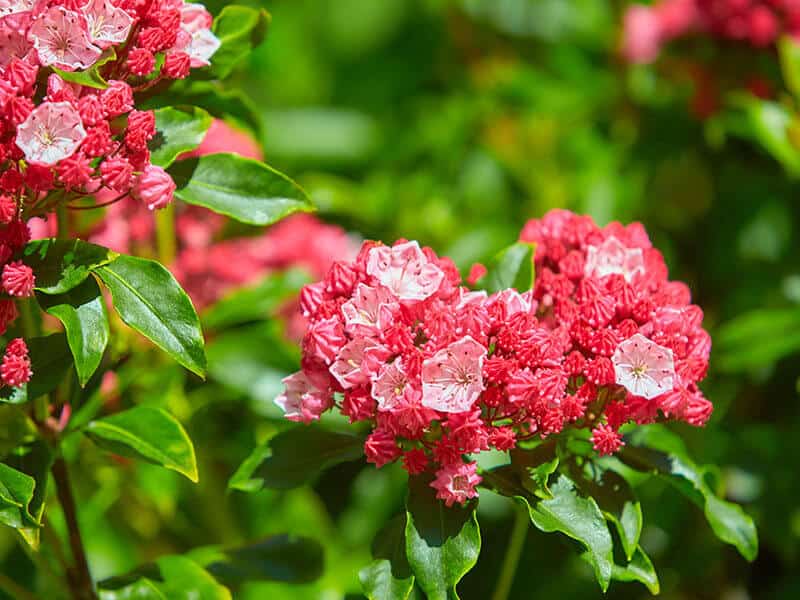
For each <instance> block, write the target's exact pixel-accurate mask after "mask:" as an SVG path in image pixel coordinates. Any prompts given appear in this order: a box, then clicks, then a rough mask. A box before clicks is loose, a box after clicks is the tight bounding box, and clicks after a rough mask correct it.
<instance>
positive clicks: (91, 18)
mask: <svg viewBox="0 0 800 600" xmlns="http://www.w3.org/2000/svg"><path fill="white" fill-rule="evenodd" d="M83 14H84V15H85V17H86V24H87V26H88V30H89V37H90V38H91V40H92V41H93V42H95V43H97V44H98V45H100V46H103V47H105V46H109V45H111V44H121V43H122V42H124V41H125V40H126V39H128V33H130V30H131V25H133V17H131V16H130V15H129V14H128V13H127V12H126V11H124V10H123V9H121V8H119V7H117V6H114V5H113V4H112V3H111V2H110V1H109V0H89V2H87V3H86V4H85V5H84V6H83Z"/></svg>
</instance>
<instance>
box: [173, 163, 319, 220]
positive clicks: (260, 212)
mask: <svg viewBox="0 0 800 600" xmlns="http://www.w3.org/2000/svg"><path fill="white" fill-rule="evenodd" d="M170 174H171V175H172V178H173V179H174V180H175V183H176V184H177V186H178V189H177V190H176V191H175V195H176V196H177V197H178V198H180V199H181V200H183V201H184V202H188V203H189V204H194V205H197V206H203V207H205V208H208V209H210V210H213V211H214V212H217V213H220V214H223V215H227V216H229V217H232V218H234V219H237V220H239V221H242V222H243V223H249V224H251V225H269V224H271V223H274V222H276V221H279V220H280V219H282V218H284V217H286V216H288V215H290V214H292V213H295V212H308V211H310V210H313V206H312V205H311V201H310V200H309V199H308V197H307V196H306V193H305V192H304V191H303V190H302V189H301V188H300V186H298V185H297V184H296V183H295V182H294V181H292V180H291V179H289V178H288V177H287V176H286V175H284V174H283V173H280V172H279V171H276V170H275V169H273V168H272V167H269V166H267V165H265V164H264V163H262V162H259V161H257V160H253V159H251V158H244V157H242V156H239V155H237V154H209V155H206V156H201V157H200V158H197V159H188V160H182V161H180V162H177V163H175V164H174V165H172V167H170Z"/></svg>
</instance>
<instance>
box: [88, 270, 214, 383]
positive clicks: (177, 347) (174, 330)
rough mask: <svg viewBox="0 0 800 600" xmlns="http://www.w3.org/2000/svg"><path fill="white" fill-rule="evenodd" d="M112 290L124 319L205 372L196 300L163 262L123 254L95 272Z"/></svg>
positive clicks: (191, 366)
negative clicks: (185, 290) (193, 303)
mask: <svg viewBox="0 0 800 600" xmlns="http://www.w3.org/2000/svg"><path fill="white" fill-rule="evenodd" d="M95 272H96V273H97V275H98V276H99V277H100V279H101V280H102V281H103V283H104V284H105V285H106V286H107V287H108V289H109V290H111V295H112V297H113V299H114V308H115V309H116V310H117V312H118V313H119V315H120V317H122V320H123V321H124V322H125V323H126V324H127V325H128V326H130V327H132V328H133V329H135V330H136V331H138V332H139V333H141V334H142V335H144V336H145V337H146V338H148V339H149V340H150V341H152V342H153V343H154V344H155V345H156V346H158V347H159V348H161V349H162V350H164V351H165V352H166V353H167V354H169V355H170V356H171V357H172V358H174V359H175V360H176V361H178V363H180V364H181V365H183V366H184V367H186V368H187V369H189V370H190V371H192V372H194V373H197V374H198V375H200V376H203V375H204V374H205V368H206V357H205V351H204V350H203V333H202V332H201V331H200V320H199V319H198V317H197V313H196V312H195V310H194V307H193V306H192V302H191V301H190V300H189V297H188V296H187V295H186V292H184V291H183V289H182V288H181V286H180V285H179V284H178V282H177V281H175V278H174V277H173V276H172V274H171V273H170V272H169V271H167V270H166V269H165V268H164V267H163V266H161V265H160V264H159V263H157V262H155V261H152V260H147V259H144V258H135V257H133V256H120V257H118V258H117V259H116V260H114V261H113V262H111V263H109V264H107V265H104V266H101V267H99V268H97V269H96V271H95Z"/></svg>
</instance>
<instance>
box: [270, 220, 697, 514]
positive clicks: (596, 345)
mask: <svg viewBox="0 0 800 600" xmlns="http://www.w3.org/2000/svg"><path fill="white" fill-rule="evenodd" d="M522 240H523V241H526V242H531V243H535V244H536V259H535V262H536V269H537V270H536V281H535V285H534V287H533V289H532V290H529V291H524V292H522V293H520V292H519V291H517V290H514V289H505V290H502V291H499V292H497V293H494V294H491V295H488V294H487V293H486V292H482V291H470V290H469V289H467V288H465V287H463V286H461V280H460V276H459V274H458V271H457V270H456V268H455V266H454V264H453V263H452V262H451V261H450V260H449V259H447V258H440V257H437V256H436V254H434V252H433V251H432V250H431V249H430V248H420V247H419V245H418V244H417V243H416V242H407V241H400V242H397V243H396V244H394V245H393V246H384V245H382V244H380V243H376V242H366V243H365V244H364V245H363V247H362V249H361V252H360V253H359V255H358V257H357V258H356V260H355V261H352V262H336V263H334V265H333V267H332V268H331V269H330V270H329V271H328V274H327V275H326V277H325V278H324V279H323V280H322V281H320V282H318V283H315V284H312V285H309V286H306V288H304V290H303V292H302V294H301V306H302V309H303V312H304V314H305V315H306V317H307V318H308V319H309V327H308V331H307V333H306V336H305V338H304V340H303V358H302V370H301V371H300V372H298V373H295V374H293V375H290V376H289V377H287V378H286V379H285V380H284V383H285V385H286V389H285V391H284V392H283V393H282V394H281V395H280V396H279V397H278V398H276V401H275V402H276V404H277V405H278V406H280V407H281V408H282V409H283V411H284V413H285V415H286V417H287V418H288V419H291V420H294V421H301V422H305V423H308V422H311V421H313V420H315V419H318V418H319V417H320V415H321V414H322V413H323V412H325V411H326V410H328V409H331V408H332V407H334V406H336V407H337V408H338V409H339V410H340V411H341V412H342V413H343V414H345V415H347V416H348V417H349V418H350V420H351V421H353V422H355V421H368V422H369V423H371V425H372V427H373V429H372V432H371V433H370V435H369V437H368V438H367V440H366V443H365V452H366V456H367V460H368V461H370V462H372V463H374V464H376V465H377V466H379V467H380V466H382V465H384V464H386V463H388V462H391V461H395V460H398V459H401V460H402V463H403V466H404V467H405V469H406V470H407V471H408V472H409V473H411V474H418V473H421V472H423V471H426V470H431V471H434V472H435V474H436V475H435V479H434V481H433V483H432V484H431V485H432V487H434V488H435V489H436V490H437V496H438V497H439V498H441V499H442V500H444V501H445V502H446V503H447V504H448V505H452V504H453V503H454V502H458V503H463V502H465V501H466V500H467V499H469V498H472V497H474V496H476V495H477V491H476V489H475V486H476V485H477V483H479V482H480V476H479V475H478V474H477V473H476V463H475V462H474V461H473V460H472V459H471V458H469V456H470V455H473V454H476V453H479V452H482V451H485V450H489V449H491V448H495V449H497V450H501V451H507V450H511V449H512V448H514V447H515V446H516V445H517V443H518V442H519V441H521V440H525V439H530V438H542V437H546V436H549V435H553V434H557V433H559V432H561V431H562V430H563V429H564V428H565V427H568V426H571V427H574V428H582V429H589V430H591V439H592V441H593V444H594V447H595V449H596V451H597V452H599V453H601V454H610V453H613V452H615V451H616V450H618V449H619V448H620V446H621V445H622V444H623V441H622V437H621V435H620V434H619V431H618V430H619V427H620V426H621V425H622V424H623V423H626V422H630V421H632V422H635V423H648V422H652V421H655V420H656V419H658V418H672V419H680V420H684V421H686V422H688V423H691V424H693V425H702V424H704V423H705V422H706V420H707V419H708V417H709V415H710V413H711V410H712V406H711V404H710V403H709V402H708V401H707V400H706V399H705V398H703V396H702V394H701V392H700V391H699V389H698V388H697V383H698V381H700V380H701V379H702V378H703V376H704V375H705V372H706V368H707V366H708V354H709V351H710V338H709V336H708V334H707V333H706V332H705V331H704V330H703V329H702V327H701V321H702V311H701V310H700V309H699V308H698V307H696V306H693V305H691V304H690V298H689V290H688V288H687V287H686V286H685V285H684V284H682V283H678V282H671V281H669V280H668V279H667V269H666V266H665V264H664V261H663V258H662V256H661V254H660V253H659V252H658V251H657V250H655V249H654V248H652V246H651V244H650V241H649V239H648V237H647V234H646V233H645V231H644V228H643V227H642V226H641V225H640V224H633V225H630V226H628V227H623V226H622V225H620V224H618V223H613V224H611V225H609V226H608V227H605V228H600V227H598V226H597V225H595V224H594V223H593V222H592V220H591V219H590V218H588V217H582V216H578V215H575V214H573V213H571V212H569V211H563V210H556V211H552V212H550V213H548V214H547V215H546V216H545V217H544V218H543V219H541V220H534V221H530V222H529V223H528V224H527V225H526V226H525V228H524V230H523V232H522Z"/></svg>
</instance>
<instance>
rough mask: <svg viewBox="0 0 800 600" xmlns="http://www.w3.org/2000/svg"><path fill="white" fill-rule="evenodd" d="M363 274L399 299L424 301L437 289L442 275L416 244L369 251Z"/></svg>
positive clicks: (382, 247)
mask: <svg viewBox="0 0 800 600" xmlns="http://www.w3.org/2000/svg"><path fill="white" fill-rule="evenodd" d="M367 273H368V274H369V275H371V276H373V277H375V278H376V279H377V280H378V281H379V282H380V283H381V284H382V285H384V286H386V287H387V288H389V289H390V290H391V291H392V293H393V294H394V295H395V296H397V298H399V299H400V300H425V299H426V298H430V297H431V296H432V295H433V294H435V293H436V291H437V290H438V289H439V286H440V285H441V283H442V280H443V279H444V272H443V271H442V270H441V269H440V268H439V267H438V266H436V265H435V264H433V263H431V262H430V261H429V260H428V258H427V257H426V256H425V253H424V252H422V249H421V248H420V247H419V244H418V243H417V242H406V243H404V244H398V245H397V246H394V247H389V246H378V247H376V248H373V249H372V250H370V251H369V256H368V257H367Z"/></svg>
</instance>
